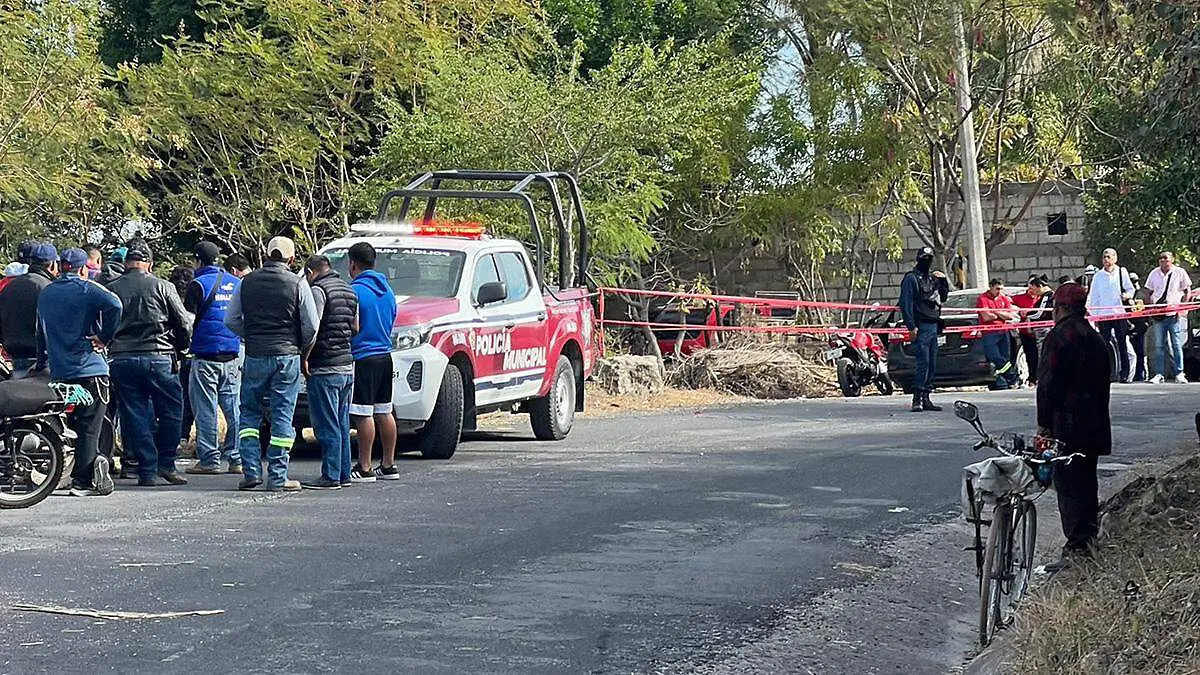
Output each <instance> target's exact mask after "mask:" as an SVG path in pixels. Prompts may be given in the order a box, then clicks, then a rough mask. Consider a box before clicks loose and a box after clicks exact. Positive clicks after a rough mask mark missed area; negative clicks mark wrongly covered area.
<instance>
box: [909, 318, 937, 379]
mask: <svg viewBox="0 0 1200 675" xmlns="http://www.w3.org/2000/svg"><path fill="white" fill-rule="evenodd" d="M937 339H938V325H937V324H936V323H921V324H917V340H916V342H915V343H913V347H914V349H915V350H916V359H917V372H916V373H915V374H914V375H913V385H912V390H913V393H918V392H919V393H922V394H928V393H929V392H931V391H933V378H934V375H936V374H937V356H938V340H937Z"/></svg>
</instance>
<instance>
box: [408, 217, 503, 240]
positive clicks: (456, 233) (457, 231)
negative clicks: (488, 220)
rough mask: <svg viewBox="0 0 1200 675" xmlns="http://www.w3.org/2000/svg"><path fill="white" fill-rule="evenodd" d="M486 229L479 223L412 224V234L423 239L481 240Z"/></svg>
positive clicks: (428, 221) (445, 221) (435, 222)
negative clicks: (455, 238)
mask: <svg viewBox="0 0 1200 675" xmlns="http://www.w3.org/2000/svg"><path fill="white" fill-rule="evenodd" d="M485 232H487V228H485V227H484V226H483V224H481V223H471V222H461V221H447V220H426V221H421V222H418V223H413V234H415V235H418V236H424V237H458V238H460V239H482V238H483V235H484V233H485Z"/></svg>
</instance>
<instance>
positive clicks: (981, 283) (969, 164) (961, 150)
mask: <svg viewBox="0 0 1200 675" xmlns="http://www.w3.org/2000/svg"><path fill="white" fill-rule="evenodd" d="M963 21H964V19H963V12H962V5H961V4H960V1H958V0H956V1H955V3H954V31H955V33H957V38H958V44H957V45H956V46H957V48H956V49H955V50H954V70H955V73H954V83H955V85H954V87H955V94H956V98H957V100H958V115H959V117H960V118H962V124H960V125H959V127H958V162H959V164H961V165H962V188H963V218H965V219H966V222H965V223H964V225H966V228H967V245H968V246H967V282H968V284H969V285H970V287H971V288H986V287H987V285H988V263H987V245H986V242H987V240H986V239H985V238H984V233H983V204H981V203H980V201H979V163H978V159H977V157H976V156H975V120H974V116H973V115H972V114H971V112H970V111H971V81H970V73H969V72H968V69H969V65H968V61H967V35H966V26H964V25H963Z"/></svg>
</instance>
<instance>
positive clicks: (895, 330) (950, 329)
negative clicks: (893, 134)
mask: <svg viewBox="0 0 1200 675" xmlns="http://www.w3.org/2000/svg"><path fill="white" fill-rule="evenodd" d="M598 291H599V296H600V298H599V310H600V311H599V314H600V326H601V328H603V327H604V326H606V325H608V326H622V327H644V328H650V329H651V330H686V331H703V332H713V333H774V334H778V335H832V334H837V333H847V332H855V333H871V334H875V335H889V336H892V337H902V338H908V337H909V335H908V330H907V329H906V328H905V327H903V326H902V325H901V326H893V327H890V328H889V327H884V328H860V327H854V326H831V325H827V324H820V325H818V324H790V323H789V324H776V325H766V326H724V325H710V324H690V323H670V322H654V321H622V320H615V319H606V318H604V306H605V303H604V297H605V295H606V294H614V295H623V296H626V297H638V296H643V297H646V296H649V297H660V298H662V297H665V298H671V299H674V300H703V301H706V302H710V303H716V304H717V305H718V306H721V305H724V306H727V307H728V306H745V307H750V308H760V309H770V308H787V309H796V310H800V309H824V310H865V311H869V312H892V311H899V307H896V306H892V305H881V304H879V303H873V304H869V305H867V304H861V303H847V302H821V301H815V300H785V299H780V298H757V297H756V298H751V297H744V296H732V295H709V294H700V293H676V292H671V291H643V290H635V289H626V288H600V289H598ZM1113 309H1120V310H1122V311H1121V312H1120V313H1116V314H1104V315H1093V316H1090V317H1089V320H1090V321H1092V322H1093V323H1100V322H1105V321H1119V320H1125V319H1140V318H1151V317H1156V316H1167V315H1172V314H1177V313H1179V312H1187V311H1189V310H1195V309H1200V302H1195V301H1193V302H1185V303H1180V304H1174V305H1171V304H1160V305H1145V306H1144V307H1143V308H1142V309H1140V310H1128V309H1127V308H1125V307H1119V308H1118V307H1096V308H1093V310H1113ZM984 311H994V310H987V309H980V308H975V307H970V308H965V307H963V308H958V307H956V308H946V309H943V310H942V314H943V316H944V317H953V316H955V315H958V316H963V315H970V314H976V313H979V312H984ZM1008 311H1012V312H1015V313H1018V314H1031V313H1035V312H1043V311H1047V310H1045V309H1044V308H1043V309H1037V308H1034V309H1022V308H1019V307H1013V308H1011V310H1008ZM718 318H719V317H718ZM1053 326H1054V322H1053V321H1022V322H1013V323H1003V324H992V325H986V326H983V325H978V324H976V325H968V326H947V327H946V329H945V332H947V333H965V334H968V335H967V337H978V336H981V335H982V334H984V333H992V332H1008V331H1011V330H1015V329H1022V328H1052V327H1053Z"/></svg>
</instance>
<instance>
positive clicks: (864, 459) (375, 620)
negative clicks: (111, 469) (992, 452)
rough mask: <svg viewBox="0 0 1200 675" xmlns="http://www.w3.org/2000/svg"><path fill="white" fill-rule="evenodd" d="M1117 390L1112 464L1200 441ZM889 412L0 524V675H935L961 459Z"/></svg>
mask: <svg viewBox="0 0 1200 675" xmlns="http://www.w3.org/2000/svg"><path fill="white" fill-rule="evenodd" d="M1114 392H1115V393H1114V402H1113V410H1114V411H1115V416H1114V417H1115V423H1114V427H1115V428H1114V432H1115V437H1116V440H1117V443H1118V445H1119V446H1120V449H1119V450H1118V451H1117V454H1116V455H1115V456H1114V457H1113V458H1112V462H1120V463H1127V464H1128V463H1133V462H1134V461H1136V460H1139V459H1146V458H1153V457H1156V456H1163V455H1166V454H1169V453H1171V452H1177V451H1178V450H1179V448H1181V447H1183V446H1185V445H1186V446H1188V447H1194V445H1195V431H1194V428H1193V422H1192V415H1193V413H1194V412H1195V410H1196V408H1197V399H1198V398H1200V397H1197V396H1196V394H1197V393H1200V385H1197V386H1178V385H1174V386H1169V385H1161V386H1158V387H1153V386H1149V385H1132V386H1124V387H1119V388H1117V389H1115V390H1114ZM960 396H963V397H965V398H969V399H971V400H974V401H976V402H978V403H980V405H981V409H982V412H983V416H984V421H985V423H987V424H988V426H989V427H990V428H992V429H993V430H995V431H1001V430H1023V431H1028V430H1029V429H1030V427H1031V426H1032V419H1033V418H1032V393H1031V392H996V393H982V392H976V393H971V394H960ZM952 398H954V395H952V394H946V395H942V396H940V400H941V401H942V402H945V403H949V402H950V400H952ZM906 408H907V406H906V400H905V399H903V398H902V397H900V396H896V397H892V398H890V399H883V398H865V399H860V400H821V401H805V402H787V403H779V404H761V405H747V406H741V407H736V408H730V409H721V410H709V411H704V412H701V413H696V412H693V411H683V412H673V413H665V414H654V415H638V416H626V417H616V418H609V419H581V420H580V421H579V422H578V424H577V426H576V428H575V430H574V432H573V433H572V434H571V436H570V437H569V438H568V439H567V440H566V441H563V442H560V443H538V442H535V441H532V440H529V439H530V438H531V435H530V433H529V431H528V427H527V425H524V424H522V425H520V426H517V427H515V429H514V431H513V432H508V433H500V434H492V435H490V436H485V437H483V438H481V439H474V440H472V441H471V442H469V443H467V444H466V445H464V446H462V447H461V448H460V450H459V453H458V454H457V455H456V456H455V457H454V458H453V459H452V460H450V461H449V462H429V461H421V460H416V459H413V460H411V461H405V462H403V464H402V466H401V468H402V473H403V479H402V480H401V481H398V482H394V483H379V484H375V485H359V486H355V487H353V488H350V489H346V490H341V491H336V492H306V493H302V494H296V495H280V494H267V493H238V492H236V491H235V490H234V486H235V484H236V480H237V479H236V477H234V476H215V477H208V476H199V477H195V478H194V479H193V481H192V484H191V485H189V486H187V487H184V488H165V489H164V488H158V489H153V490H139V489H137V488H136V487H132V486H131V485H130V484H129V483H128V482H118V492H117V493H116V494H114V495H113V496H111V497H109V498H103V499H100V498H93V499H73V498H69V497H58V496H55V497H53V498H51V499H49V500H47V501H46V502H44V503H43V504H41V505H39V506H38V507H36V508H33V509H28V510H24V511H15V512H14V511H9V512H0V560H2V561H3V564H2V565H0V673H29V672H39V671H45V670H56V671H59V672H109V671H114V672H155V673H196V672H235V671H236V672H299V673H310V672H336V671H345V670H350V669H351V668H353V669H355V670H358V671H361V672H382V671H385V670H387V671H392V672H421V673H442V672H444V673H461V672H514V673H533V672H548V673H550V672H554V673H557V672H646V671H659V672H675V671H693V670H699V671H711V672H763V671H774V672H860V673H861V672H905V673H912V672H938V671H944V670H945V669H946V668H948V667H951V666H953V665H954V664H956V663H959V662H961V660H962V658H963V656H964V654H965V653H966V651H967V649H968V645H969V642H970V639H971V636H970V629H971V619H972V617H973V613H974V611H975V605H974V602H975V599H974V597H973V594H974V581H973V570H972V569H971V560H970V558H969V557H968V555H969V554H966V553H963V552H962V551H961V550H960V549H961V546H962V545H964V544H965V543H967V542H966V540H965V538H964V535H965V528H964V527H963V526H962V524H961V521H959V520H958V493H959V480H960V475H961V467H962V466H963V465H964V464H967V463H969V462H970V461H973V460H974V459H977V457H976V456H974V455H972V454H971V453H970V450H969V448H970V443H971V442H973V440H972V439H973V436H972V432H971V430H970V429H969V427H967V425H966V424H964V423H963V422H961V421H959V420H957V419H956V418H954V416H953V414H952V413H951V412H950V411H949V406H947V411H946V412H943V413H927V414H921V415H914V414H911V413H908V412H907V410H906ZM1109 468H1117V469H1119V468H1120V467H1109ZM317 470H318V467H317V466H316V463H315V462H314V461H312V460H301V461H294V462H293V470H292V475H293V476H294V477H301V478H305V477H311V476H313V475H315V474H316V473H317ZM1056 525H1057V523H1055V522H1049V523H1045V524H1044V525H1043V527H1042V528H1040V530H1041V531H1042V532H1043V533H1044V534H1045V533H1048V534H1047V535H1046V536H1047V537H1051V535H1053V534H1054V531H1055V530H1056ZM1048 541H1049V539H1048ZM14 603H31V604H36V605H56V606H65V607H72V608H93V609H109V610H123V611H139V612H172V611H191V610H222V611H223V613H221V614H219V615H214V616H192V617H182V618H172V619H153V620H97V619H93V618H86V617H77V616H61V615H52V614H43V613H35V612H22V611H14V610H12V609H11V607H12V605H13V604H14Z"/></svg>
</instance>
